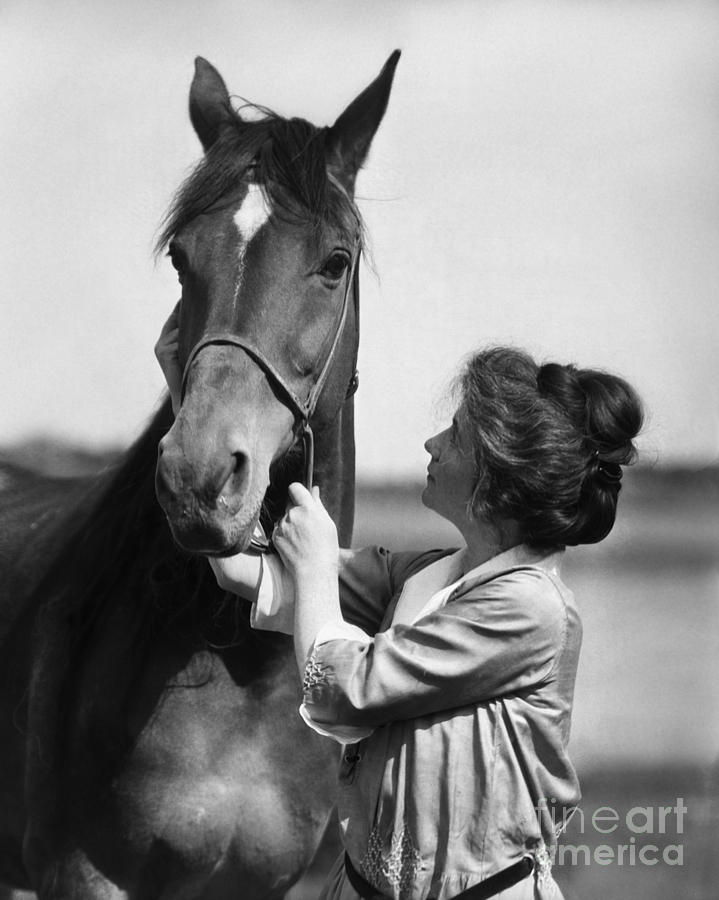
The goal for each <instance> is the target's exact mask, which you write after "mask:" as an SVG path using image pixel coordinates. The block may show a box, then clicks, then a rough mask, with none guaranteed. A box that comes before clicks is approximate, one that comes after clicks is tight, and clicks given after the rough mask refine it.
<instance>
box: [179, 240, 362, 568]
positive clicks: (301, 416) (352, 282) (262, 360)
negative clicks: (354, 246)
mask: <svg viewBox="0 0 719 900" xmlns="http://www.w3.org/2000/svg"><path fill="white" fill-rule="evenodd" d="M358 260H359V251H358V252H357V253H355V255H354V257H353V259H352V265H351V267H350V269H349V272H348V275H347V282H346V284H345V290H344V295H343V297H342V308H341V310H340V314H339V317H338V319H337V322H336V324H335V328H334V335H333V337H332V343H331V344H330V348H329V350H328V352H327V356H326V357H325V360H324V362H323V364H322V368H321V369H320V373H319V375H318V376H317V379H316V380H315V382H314V384H313V385H312V386H311V387H310V390H309V392H308V394H307V397H306V399H304V400H303V399H302V398H301V397H299V396H298V395H297V394H296V393H295V391H293V390H292V388H291V387H290V385H289V384H288V383H287V380H286V378H285V377H284V376H283V375H282V373H281V372H280V371H279V370H278V368H277V366H275V365H274V364H273V363H272V361H271V360H270V359H268V358H267V355H266V354H265V353H264V352H263V351H262V349H261V348H260V347H258V346H257V344H256V342H255V341H253V340H252V339H251V338H249V337H247V336H245V335H242V334H235V333H234V332H232V331H210V332H206V333H205V334H203V335H202V337H201V338H200V339H199V340H198V341H197V343H196V344H195V345H194V347H193V348H192V350H191V351H190V353H189V354H188V357H187V362H186V363H185V368H184V371H183V373H182V393H181V396H183V397H184V394H185V387H186V386H187V378H188V375H189V372H190V366H191V365H192V363H193V362H194V361H195V359H196V358H197V356H198V354H199V353H200V351H202V350H204V349H205V347H209V346H210V345H211V344H230V345H232V346H234V347H239V348H240V349H241V350H244V351H245V353H246V354H247V355H248V356H249V357H250V359H251V360H252V361H253V362H254V363H255V365H257V366H258V367H259V368H260V369H262V371H263V372H264V373H265V375H267V377H268V378H269V379H270V380H271V381H272V382H273V384H275V385H276V387H278V388H279V389H280V392H281V394H282V396H283V397H284V401H285V405H286V406H287V407H289V408H290V409H291V410H292V412H293V413H294V414H295V417H296V419H297V423H298V426H299V427H297V436H298V438H299V439H301V441H302V448H303V453H304V484H305V487H306V488H307V490H309V489H310V488H311V487H312V479H313V473H314V456H315V453H314V435H313V433H312V428H311V427H310V418H311V417H312V415H313V413H314V411H315V409H316V407H317V403H318V401H319V398H320V395H321V394H322V391H323V389H324V386H325V383H326V381H327V378H328V376H329V373H330V369H331V368H332V363H333V362H334V358H335V355H336V353H337V348H338V347H339V342H340V338H341V336H342V331H343V329H344V326H345V322H346V321H347V309H348V306H349V295H350V291H352V293H353V296H354V300H355V308H356V309H357V310H358V309H359V270H358ZM355 362H356V361H355ZM358 383H359V376H358V373H357V370H356V368H355V370H354V371H353V373H352V378H351V379H350V383H349V385H348V387H347V393H346V394H345V398H344V399H345V400H348V399H349V398H350V397H351V396H352V395H353V394H354V393H355V391H356V390H357V385H358ZM248 549H250V550H254V551H255V552H256V553H267V552H268V551H269V550H271V549H272V542H271V539H269V538H267V537H266V536H264V535H253V536H252V538H251V540H250V546H249V548H248Z"/></svg>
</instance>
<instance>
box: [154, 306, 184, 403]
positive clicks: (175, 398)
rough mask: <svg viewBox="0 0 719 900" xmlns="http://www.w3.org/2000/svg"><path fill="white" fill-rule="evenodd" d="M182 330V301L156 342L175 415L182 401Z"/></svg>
mask: <svg viewBox="0 0 719 900" xmlns="http://www.w3.org/2000/svg"><path fill="white" fill-rule="evenodd" d="M179 331H180V303H179V301H178V303H177V305H176V306H175V308H174V309H173V310H172V312H171V313H170V316H169V318H168V320H167V321H166V322H165V324H164V325H163V326H162V331H161V332H160V337H159V338H158V339H157V343H156V344H155V356H156V358H157V361H158V363H159V364H160V368H161V369H162V374H163V375H164V376H165V381H166V382H167V387H168V388H169V389H170V399H171V400H172V411H173V413H174V414H175V415H177V413H178V412H179V409H180V404H181V402H182V367H181V366H180V359H179V356H178V341H179Z"/></svg>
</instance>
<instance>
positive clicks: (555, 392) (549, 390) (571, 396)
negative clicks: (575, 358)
mask: <svg viewBox="0 0 719 900" xmlns="http://www.w3.org/2000/svg"><path fill="white" fill-rule="evenodd" d="M537 388H538V389H539V394H540V396H542V397H548V398H549V399H550V400H553V401H554V402H555V403H556V404H557V405H558V406H560V407H561V408H562V409H563V410H564V412H565V413H566V414H567V415H568V416H569V418H570V419H571V420H572V422H574V423H576V424H577V425H578V426H581V425H583V424H584V421H585V419H586V397H585V394H584V390H583V389H582V385H581V382H580V380H579V377H578V374H577V368H576V366H572V365H567V366H564V365H562V364H561V363H545V364H544V365H543V366H540V367H539V370H538V371H537Z"/></svg>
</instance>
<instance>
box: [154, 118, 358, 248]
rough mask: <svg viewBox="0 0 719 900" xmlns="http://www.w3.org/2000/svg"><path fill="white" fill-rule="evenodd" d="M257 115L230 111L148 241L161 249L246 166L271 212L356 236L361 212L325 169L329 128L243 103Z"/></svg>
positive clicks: (234, 183)
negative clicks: (154, 237)
mask: <svg viewBox="0 0 719 900" xmlns="http://www.w3.org/2000/svg"><path fill="white" fill-rule="evenodd" d="M247 107H251V108H252V109H254V110H256V111H259V112H260V113H262V117H261V118H259V119H257V120H254V121H247V120H245V119H243V118H242V117H241V116H240V115H239V113H238V112H235V113H234V116H233V119H232V120H231V121H230V122H228V123H226V124H225V125H224V127H223V128H222V130H221V132H220V135H219V137H218V139H217V140H216V141H215V143H214V144H213V145H212V146H211V147H210V148H209V150H208V151H207V153H206V154H205V156H204V157H203V158H202V160H201V161H200V163H199V164H198V165H197V166H196V168H195V169H194V171H193V172H191V173H190V175H189V176H188V178H187V179H186V180H185V181H184V182H183V183H182V184H181V185H180V188H179V189H178V191H177V193H176V195H175V197H174V200H173V201H172V204H171V206H170V208H169V210H168V212H167V214H166V216H165V218H164V220H163V228H162V232H161V234H160V237H159V238H158V241H157V244H156V252H158V253H159V252H161V251H162V250H163V249H164V248H165V247H166V246H167V244H168V243H169V242H170V240H171V239H172V237H173V236H174V235H176V234H177V233H178V232H179V231H181V230H182V228H184V227H185V226H186V225H188V224H189V223H190V222H191V221H192V220H193V219H195V218H196V217H197V216H199V215H201V214H202V213H206V212H209V211H210V210H213V209H218V208H220V207H221V206H222V205H223V203H224V202H227V200H228V199H229V198H231V196H232V193H233V192H234V191H235V190H236V189H237V187H238V185H239V184H240V182H241V180H242V179H243V178H244V177H245V175H246V174H247V172H248V170H250V169H251V170H252V174H253V180H254V181H256V182H257V183H259V184H260V185H261V186H262V187H263V190H264V191H265V194H266V196H267V198H268V200H270V201H272V203H273V206H274V208H275V211H276V212H277V213H278V214H281V215H283V216H287V217H288V218H289V219H290V220H292V221H296V222H298V223H302V224H305V225H311V226H312V227H313V228H314V229H315V230H317V231H321V229H322V228H323V227H325V226H326V225H327V224H330V225H332V226H334V227H336V228H338V229H339V230H340V232H341V233H342V234H343V235H344V236H345V237H346V238H347V239H348V240H349V241H350V242H351V243H353V244H354V243H355V242H356V241H359V242H360V243H361V242H362V238H363V234H364V228H363V223H362V217H361V215H360V212H359V210H358V208H357V206H356V205H355V203H354V201H353V199H352V198H351V196H350V195H349V194H348V193H347V192H346V191H345V190H344V189H343V188H342V186H341V185H340V184H339V183H338V182H337V181H336V179H334V178H332V177H331V176H330V175H329V174H328V172H327V156H326V149H325V144H326V138H327V134H328V131H329V129H328V128H317V127H316V126H315V125H312V124H311V123H310V122H307V121H305V120H304V119H299V118H292V119H285V118H283V117H282V116H279V115H277V114H276V113H274V112H272V111H271V110H268V109H266V108H264V107H258V106H255V105H253V104H247V105H246V107H243V108H247Z"/></svg>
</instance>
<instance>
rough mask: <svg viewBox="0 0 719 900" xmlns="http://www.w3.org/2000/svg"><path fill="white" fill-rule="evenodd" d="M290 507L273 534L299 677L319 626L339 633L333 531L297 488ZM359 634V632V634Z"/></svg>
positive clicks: (315, 492)
mask: <svg viewBox="0 0 719 900" xmlns="http://www.w3.org/2000/svg"><path fill="white" fill-rule="evenodd" d="M289 498H290V501H291V502H292V503H293V504H294V505H293V506H292V507H291V508H290V509H289V510H288V512H287V513H286V515H285V516H284V518H283V519H282V520H281V521H280V523H279V525H278V526H277V528H276V529H275V532H274V543H275V547H276V548H277V551H278V553H279V554H280V556H281V557H282V562H283V563H284V564H285V566H286V567H287V569H288V570H289V572H290V574H291V576H292V580H293V582H294V586H295V629H294V638H295V658H296V660H297V668H298V669H299V672H300V677H302V676H303V674H304V671H305V665H306V663H307V658H308V656H309V652H310V649H311V648H312V645H313V644H314V640H315V637H316V635H317V632H318V631H319V630H320V628H322V627H323V626H329V627H331V626H335V627H336V628H338V629H339V628H341V627H342V626H344V625H345V622H344V619H343V618H342V610H341V608H340V597H339V582H338V577H339V544H338V542H337V529H336V527H335V523H334V522H333V521H332V519H331V518H330V516H329V514H328V512H327V510H326V509H325V508H324V506H323V504H322V501H321V500H320V492H319V488H318V487H313V488H312V492H311V493H310V491H308V490H307V488H305V487H304V486H303V485H301V484H299V483H294V484H291V485H290V487H289ZM358 630H359V629H358Z"/></svg>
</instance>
